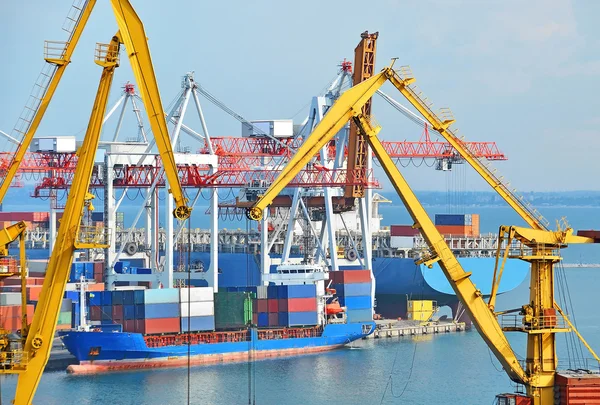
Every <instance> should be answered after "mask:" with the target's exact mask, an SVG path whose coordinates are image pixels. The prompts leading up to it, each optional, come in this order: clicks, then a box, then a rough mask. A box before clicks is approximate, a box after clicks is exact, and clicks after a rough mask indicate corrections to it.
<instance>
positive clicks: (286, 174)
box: [247, 66, 598, 405]
mask: <svg viewBox="0 0 600 405" xmlns="http://www.w3.org/2000/svg"><path fill="white" fill-rule="evenodd" d="M401 71H404V72H406V70H405V69H404V70H401ZM387 81H389V82H391V83H392V84H393V85H394V87H396V88H397V89H398V90H399V91H400V92H401V93H402V94H403V95H405V96H406V97H407V99H409V100H411V103H413V102H414V104H415V107H417V109H418V110H419V111H420V112H421V113H422V114H423V115H424V116H425V117H426V119H427V120H428V121H430V123H431V124H432V126H433V128H434V129H436V130H437V131H438V132H440V133H441V134H442V135H443V136H444V137H445V138H446V140H447V141H448V142H450V143H451V144H452V146H454V147H455V148H456V150H457V151H459V152H461V151H462V152H461V155H462V154H463V153H465V155H466V156H463V157H465V159H466V160H467V161H468V162H469V163H471V164H472V165H473V166H474V167H475V168H476V169H478V168H479V166H480V165H479V164H478V162H477V161H475V162H473V161H472V159H471V161H470V159H469V154H468V153H467V152H468V151H466V152H465V148H464V146H463V142H462V141H460V140H458V139H456V138H455V137H454V136H453V135H452V133H451V131H450V130H449V129H448V127H449V126H450V125H451V124H452V122H453V119H447V120H440V119H439V118H438V117H437V116H436V115H435V114H433V113H432V112H431V110H430V109H429V108H428V107H427V106H426V105H422V104H421V102H420V99H419V98H418V97H415V96H414V94H413V92H412V89H410V88H409V90H407V86H408V85H410V83H412V82H413V81H414V79H412V78H408V77H405V78H402V77H401V76H399V75H398V74H397V73H396V72H395V71H394V70H393V69H392V67H391V66H390V67H386V68H385V69H383V71H382V72H381V73H379V74H377V75H375V76H373V77H372V78H370V79H368V80H366V81H364V82H362V83H360V84H358V85H356V86H354V87H353V88H351V89H350V90H348V91H346V92H345V93H344V94H343V95H342V96H341V97H340V98H339V99H338V100H337V101H336V102H335V103H334V105H333V106H332V107H331V108H330V110H329V111H328V113H327V114H326V115H325V117H324V118H323V120H322V121H321V123H320V124H319V125H318V126H317V127H316V128H315V129H314V131H313V133H312V134H311V135H310V137H309V138H308V139H307V140H306V141H305V143H304V144H303V145H302V146H301V147H300V148H299V149H298V151H297V153H296V155H295V156H293V157H292V159H291V160H290V162H289V163H288V165H287V166H286V167H285V168H284V169H283V170H282V172H281V174H280V175H279V177H278V178H277V179H276V180H275V181H274V182H273V183H272V184H271V186H270V187H269V189H268V190H267V191H266V192H265V193H264V195H263V196H261V197H260V198H259V199H258V201H257V202H256V203H255V204H254V205H253V207H252V208H249V209H248V211H247V216H248V217H249V218H250V219H253V220H260V219H261V218H262V216H263V211H264V210H265V209H266V208H267V207H268V206H269V205H270V204H271V202H272V201H273V200H274V199H275V197H276V196H277V195H278V194H279V193H280V192H281V191H282V190H283V189H284V188H285V186H286V184H287V183H288V182H289V181H291V179H293V178H294V177H295V176H296V174H297V173H298V172H299V171H300V170H301V169H302V168H303V167H304V166H305V165H306V164H307V163H308V162H309V161H310V159H311V158H312V157H313V156H314V155H315V154H316V153H318V152H319V151H320V150H321V148H322V147H323V146H324V145H326V144H327V142H329V141H330V140H331V139H332V138H333V137H334V136H335V134H336V133H337V132H338V131H339V130H340V129H341V128H342V127H343V126H344V125H346V123H347V122H348V121H349V120H352V121H353V123H354V124H355V125H356V126H357V128H358V129H359V134H360V136H363V137H364V139H365V140H366V142H367V143H368V145H369V146H370V147H371V148H372V149H373V152H374V153H375V156H376V157H377V159H379V162H380V163H381V165H382V167H383V169H384V171H385V172H386V174H387V176H388V177H389V179H390V180H391V182H392V184H393V186H394V188H395V190H396V192H397V193H398V195H399V196H400V198H401V199H402V202H403V203H404V205H405V206H406V208H407V209H408V211H409V213H410V215H411V217H412V219H413V221H414V227H415V228H417V229H419V230H420V232H421V234H423V236H424V238H425V240H426V242H427V244H428V246H429V252H428V253H427V254H424V255H423V257H422V258H421V259H420V260H419V262H420V263H423V264H426V265H428V266H432V265H433V263H435V262H438V263H439V265H440V267H441V268H442V271H443V272H444V275H445V276H446V278H447V279H448V282H449V283H450V285H451V286H452V288H453V289H454V291H455V293H456V295H457V297H458V298H459V299H460V301H461V302H462V303H463V305H464V306H465V308H466V311H467V313H468V314H469V316H470V317H471V319H472V320H473V322H474V324H475V325H476V327H477V330H478V332H479V333H480V335H481V336H482V337H483V339H484V341H485V342H486V344H487V345H488V347H489V348H490V349H491V351H492V352H493V353H494V355H495V356H496V358H497V359H498V360H499V361H500V363H501V364H502V366H503V368H504V370H505V371H506V373H507V374H508V376H509V377H510V379H511V380H513V381H515V382H517V383H519V384H523V385H524V386H525V387H526V389H527V397H528V398H527V400H528V401H529V403H530V404H532V405H552V404H554V377H555V374H556V368H557V358H556V350H555V334H556V333H559V332H569V331H572V330H573V331H575V328H574V326H573V325H572V324H571V322H570V321H569V320H568V318H567V316H566V315H565V314H564V313H563V312H562V310H561V309H560V308H559V307H558V305H557V304H556V302H555V300H554V267H553V265H554V263H556V262H557V261H559V260H560V255H559V254H558V253H557V252H556V250H557V249H558V248H564V247H566V246H567V244H569V243H593V242H594V241H595V239H593V238H588V237H582V236H575V235H573V230H572V229H570V228H565V229H558V230H557V231H555V232H552V231H547V230H546V229H545V226H546V225H545V224H544V223H542V222H541V220H540V218H539V217H538V216H537V215H536V214H535V213H534V212H533V211H531V210H530V209H528V208H527V207H525V206H523V205H522V204H521V203H520V201H519V200H518V198H516V197H514V195H513V194H512V193H510V191H508V189H507V188H505V187H501V186H499V185H498V184H497V182H496V179H495V177H494V176H490V175H488V173H487V172H486V171H485V170H483V169H481V172H480V174H482V176H483V177H484V178H485V179H486V181H488V183H490V184H491V185H492V186H493V187H494V189H496V190H497V191H498V192H499V193H500V195H502V196H503V197H504V199H505V200H506V201H507V202H508V203H509V204H510V205H511V207H513V208H514V209H515V210H516V211H517V212H519V214H520V215H521V216H522V217H523V218H524V219H525V220H526V221H527V222H528V224H529V225H530V226H531V227H532V228H533V229H529V228H521V227H504V228H502V229H503V231H505V232H507V233H508V238H516V239H518V240H520V241H521V242H522V243H523V245H524V246H525V247H526V250H524V251H523V252H522V253H520V254H519V253H517V254H513V255H512V257H516V258H519V259H521V260H525V261H528V262H530V263H531V288H530V299H529V302H528V303H527V304H526V305H524V306H523V307H522V308H520V310H519V311H520V313H521V314H522V316H523V317H522V322H521V323H519V324H518V325H517V324H516V323H515V324H514V325H511V326H506V325H505V326H504V327H503V325H502V324H501V322H500V321H499V316H501V315H502V314H503V313H496V312H494V299H495V294H496V292H495V291H497V284H498V283H499V280H500V277H501V272H502V271H501V270H502V267H501V268H500V269H499V271H498V273H497V275H496V274H495V275H494V283H495V287H494V288H493V290H494V293H493V294H492V297H490V301H489V302H487V303H486V302H485V300H484V298H483V295H482V293H481V291H479V290H478V289H477V288H476V286H475V285H474V284H473V282H472V281H471V279H470V275H471V273H469V272H466V271H465V270H464V269H463V268H462V266H461V264H460V263H459V262H458V260H457V259H456V257H455V256H454V254H453V252H452V250H450V248H449V247H448V245H447V244H446V242H445V240H444V238H443V237H442V235H441V234H440V233H439V231H438V230H437V229H436V228H435V225H434V224H433V222H432V221H431V219H430V218H429V216H428V215H427V213H426V211H425V209H424V208H423V207H422V205H421V204H420V202H419V201H418V199H417V198H416V196H415V194H414V193H413V191H412V190H411V189H410V187H409V185H408V183H407V182H406V180H405V179H404V177H403V176H402V174H401V173H400V171H399V170H398V168H397V167H396V166H395V164H394V162H393V160H392V159H391V158H390V156H389V155H388V154H387V152H386V150H385V149H384V147H383V145H382V143H381V141H380V140H379V139H378V138H377V134H378V132H379V130H380V129H381V128H380V127H379V126H373V125H372V124H371V122H370V117H368V116H365V115H364V114H363V112H362V107H363V106H364V105H365V103H366V102H367V101H368V100H369V98H370V97H371V96H372V95H373V94H374V93H375V92H376V91H377V90H378V89H379V88H380V87H381V86H382V85H383V84H384V83H385V82H387ZM486 176H487V177H486ZM509 246H510V245H509ZM507 249H508V248H507ZM498 254H500V250H499V251H498ZM504 256H505V257H508V256H509V251H508V250H507V251H506V252H505V254H504ZM556 311H558V313H559V314H560V317H559V316H557V314H556ZM505 331H519V332H523V333H525V334H526V335H527V359H526V365H525V366H524V367H523V366H522V365H521V363H520V361H519V359H518V358H517V356H516V355H515V353H514V351H513V349H512V347H511V345H510V343H509V341H508V339H507V337H506V335H505V333H504V332H505ZM575 332H576V331H575ZM576 333H577V335H578V336H579V337H580V338H581V335H580V334H579V333H578V332H576ZM584 343H585V341H584ZM586 346H587V344H586ZM588 348H589V346H588ZM590 350H591V348H590ZM592 354H593V355H594V356H595V357H596V359H598V357H597V356H596V355H595V353H593V351H592Z"/></svg>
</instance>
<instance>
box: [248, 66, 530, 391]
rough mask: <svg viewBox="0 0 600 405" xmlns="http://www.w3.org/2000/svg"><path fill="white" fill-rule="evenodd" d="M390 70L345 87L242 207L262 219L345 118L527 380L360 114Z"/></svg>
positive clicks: (487, 330) (512, 368)
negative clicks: (283, 163) (269, 180)
mask: <svg viewBox="0 0 600 405" xmlns="http://www.w3.org/2000/svg"><path fill="white" fill-rule="evenodd" d="M394 75H395V73H394V71H393V70H392V68H391V67H387V68H385V69H384V70H383V71H382V72H381V73H379V74H377V75H375V76H373V77H372V78H371V79H369V80H366V81H364V82H362V83H361V84H359V85H357V86H354V87H352V88H351V89H350V90H348V91H346V92H345V93H344V94H343V95H342V96H341V97H340V98H339V99H338V100H337V101H336V102H335V103H334V104H333V106H332V107H331V108H330V109H329V111H328V112H327V114H326V115H325V117H324V119H323V120H322V121H321V122H320V123H319V125H317V127H316V128H315V129H314V131H313V133H312V134H311V135H310V137H309V138H308V139H307V140H306V141H305V142H304V144H303V145H302V147H301V148H300V149H299V150H298V151H297V152H296V154H295V155H294V156H293V157H292V159H291V160H290V162H289V163H288V164H287V165H286V167H285V168H284V169H283V170H282V172H281V173H280V174H279V176H278V177H277V178H276V179H275V181H274V182H273V184H271V186H270V187H269V189H268V190H267V191H266V192H265V194H264V195H263V196H261V197H260V198H259V200H258V201H257V202H256V203H255V204H254V205H253V206H252V207H251V208H250V209H249V210H248V216H249V217H250V218H251V219H254V220H259V219H261V218H262V213H263V210H264V209H265V208H266V207H267V206H268V205H269V204H270V203H271V202H272V201H273V199H274V198H275V197H276V196H277V194H278V193H279V192H281V190H283V189H284V188H285V187H286V185H287V184H288V183H289V182H290V181H291V180H292V179H293V178H294V176H296V175H297V174H298V172H299V171H300V170H301V169H302V168H303V167H304V165H306V163H308V162H309V161H310V159H311V158H312V156H314V155H315V154H316V153H317V151H319V150H320V148H321V147H322V146H323V145H325V144H326V143H327V142H328V141H330V140H331V139H332V138H333V137H334V136H335V134H336V133H337V132H338V131H339V130H340V128H341V127H342V126H343V125H345V124H346V122H347V120H348V119H349V118H352V119H354V122H355V123H356V124H357V126H358V127H359V128H360V129H361V131H362V135H363V136H365V137H366V139H367V141H368V142H369V144H370V146H371V148H372V149H373V152H374V153H375V155H376V157H377V158H378V159H379V162H380V163H381V165H382V167H383V168H384V170H385V171H386V174H387V175H388V177H389V178H390V180H391V181H392V183H393V184H394V188H395V189H396V191H397V192H398V195H399V196H400V197H401V198H402V200H403V202H404V204H405V206H406V207H407V209H408V210H409V213H410V214H411V216H412V218H413V220H414V222H415V226H416V227H418V228H420V229H421V231H422V233H423V235H424V237H425V240H426V241H427V243H428V245H429V247H430V249H431V250H432V253H433V256H432V258H431V260H430V261H429V262H428V264H431V263H433V262H435V261H440V266H441V267H442V270H443V271H444V275H445V276H446V278H447V279H448V281H449V283H450V284H451V285H452V288H453V289H454V291H455V292H456V294H457V296H458V297H459V299H460V300H461V302H462V303H463V304H464V305H465V307H466V310H467V312H468V313H469V315H470V316H471V319H472V320H473V322H474V323H475V325H476V326H477V329H478V331H479V333H480V334H481V335H482V337H483V338H484V340H485V341H486V343H487V344H488V346H489V347H490V349H491V350H492V351H493V352H494V355H495V356H496V357H497V358H498V360H499V361H500V362H501V364H502V365H503V367H504V369H505V370H506V372H507V373H508V375H509V377H510V378H511V379H512V380H513V381H515V382H518V383H525V382H526V381H528V377H527V374H526V373H525V371H524V370H523V368H522V366H521V365H520V363H519V362H518V360H517V357H516V356H515V354H514V352H513V351H512V349H511V347H510V344H509V343H508V340H507V339H506V336H505V335H504V333H503V331H502V328H501V326H500V324H499V323H498V320H497V319H496V317H495V315H494V313H493V312H492V311H491V310H490V308H489V307H488V306H487V304H486V303H485V301H484V300H483V298H482V294H481V292H480V291H479V290H477V288H476V287H475V285H474V284H473V282H472V281H471V280H470V278H469V276H470V273H467V272H465V271H464V270H463V268H462V267H461V265H460V263H459V262H458V260H457V259H456V258H455V257H454V254H453V253H452V251H451V250H450V249H449V248H448V246H447V244H446V242H445V240H444V238H443V237H442V236H441V235H440V233H439V232H438V231H437V229H436V228H435V226H434V225H433V223H432V221H431V219H429V217H428V215H427V213H426V212H425V210H424V209H423V207H422V206H421V204H420V203H419V201H418V200H417V198H416V196H415V195H414V193H413V192H412V190H411V189H410V187H409V186H408V184H407V183H406V181H405V180H404V178H403V177H402V175H401V174H400V172H399V171H398V169H397V167H396V166H395V165H394V162H393V161H392V159H391V158H390V156H389V155H388V154H387V152H386V151H385V150H384V148H383V146H382V145H381V142H379V140H378V139H377V137H376V135H377V132H379V128H375V129H374V128H371V126H370V124H369V123H368V121H367V119H365V118H364V117H363V116H362V113H361V108H362V105H363V104H364V103H365V102H366V101H367V100H368V99H369V98H370V97H371V96H372V95H373V94H374V93H375V92H376V91H377V90H378V89H379V88H380V87H381V86H382V85H383V83H385V81H386V80H388V79H389V78H390V77H392V76H394Z"/></svg>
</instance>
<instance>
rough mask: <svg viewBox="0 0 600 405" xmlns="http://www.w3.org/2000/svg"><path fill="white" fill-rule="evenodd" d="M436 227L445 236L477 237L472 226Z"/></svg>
mask: <svg viewBox="0 0 600 405" xmlns="http://www.w3.org/2000/svg"><path fill="white" fill-rule="evenodd" d="M435 227H436V228H437V230H438V232H439V233H441V234H442V235H445V236H477V235H476V234H475V233H474V232H473V227H472V226H471V225H436V226H435Z"/></svg>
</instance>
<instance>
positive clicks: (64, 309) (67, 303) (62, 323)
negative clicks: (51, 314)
mask: <svg viewBox="0 0 600 405" xmlns="http://www.w3.org/2000/svg"><path fill="white" fill-rule="evenodd" d="M72 323H73V300H71V299H70V298H64V299H63V300H62V303H61V305H60V313H59V314H58V322H57V324H56V329H57V330H65V329H71V327H72Z"/></svg>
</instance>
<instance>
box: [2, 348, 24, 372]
mask: <svg viewBox="0 0 600 405" xmlns="http://www.w3.org/2000/svg"><path fill="white" fill-rule="evenodd" d="M28 363H29V353H27V352H25V351H23V350H10V351H6V352H0V370H2V371H4V372H9V373H10V372H14V373H19V372H22V371H25V369H26V368H27V364H28Z"/></svg>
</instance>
